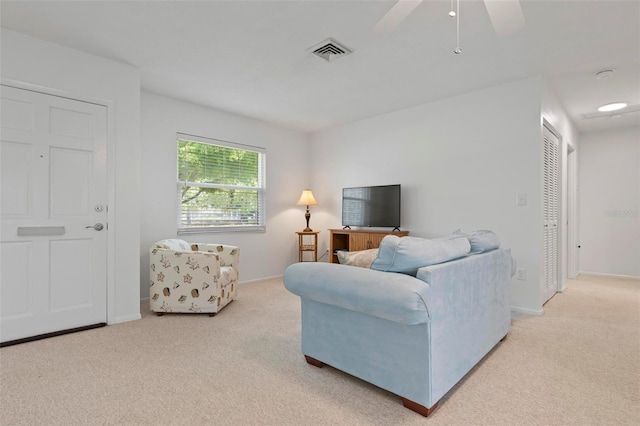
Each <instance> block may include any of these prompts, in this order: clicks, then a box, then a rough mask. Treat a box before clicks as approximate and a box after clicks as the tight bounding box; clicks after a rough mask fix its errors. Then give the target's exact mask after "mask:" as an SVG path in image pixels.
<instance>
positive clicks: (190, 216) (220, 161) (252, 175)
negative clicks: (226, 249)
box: [177, 133, 266, 233]
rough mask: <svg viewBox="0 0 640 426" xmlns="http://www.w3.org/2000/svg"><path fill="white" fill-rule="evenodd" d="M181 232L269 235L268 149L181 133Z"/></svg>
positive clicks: (179, 210) (179, 149)
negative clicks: (267, 195) (267, 228)
mask: <svg viewBox="0 0 640 426" xmlns="http://www.w3.org/2000/svg"><path fill="white" fill-rule="evenodd" d="M177 139H178V196H177V200H178V206H177V207H178V233H201V232H220V231H225V232H226V231H264V230H265V219H264V216H265V214H264V205H265V200H264V198H265V179H264V176H265V156H266V154H265V150H264V149H263V148H257V147H253V146H248V145H240V144H236V143H232V142H224V141H219V140H215V139H207V138H202V137H196V136H191V135H185V134H180V133H178V138H177Z"/></svg>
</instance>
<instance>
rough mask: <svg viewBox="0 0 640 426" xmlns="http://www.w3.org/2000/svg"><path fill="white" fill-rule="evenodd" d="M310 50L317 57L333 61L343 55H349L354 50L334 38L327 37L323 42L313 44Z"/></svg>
mask: <svg viewBox="0 0 640 426" xmlns="http://www.w3.org/2000/svg"><path fill="white" fill-rule="evenodd" d="M309 50H311V51H312V52H313V54H314V55H316V56H317V57H319V58H322V59H324V60H326V61H328V62H331V61H333V60H335V59H338V58H342V57H343V56H347V55H348V54H349V53H351V52H352V50H351V49H349V48H347V47H345V46H343V45H341V44H340V43H338V42H337V41H335V40H334V39H332V38H328V39H326V40H325V41H323V42H322V43H320V44H318V45H316V46H313V47H312V48H311V49H309Z"/></svg>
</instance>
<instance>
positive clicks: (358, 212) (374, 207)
mask: <svg viewBox="0 0 640 426" xmlns="http://www.w3.org/2000/svg"><path fill="white" fill-rule="evenodd" d="M342 226H344V227H351V226H365V227H381V228H385V227H391V228H400V185H383V186H360V187H356V188H343V189H342Z"/></svg>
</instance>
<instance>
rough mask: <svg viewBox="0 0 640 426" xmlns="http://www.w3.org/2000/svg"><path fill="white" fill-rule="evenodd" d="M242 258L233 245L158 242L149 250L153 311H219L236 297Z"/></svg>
mask: <svg viewBox="0 0 640 426" xmlns="http://www.w3.org/2000/svg"><path fill="white" fill-rule="evenodd" d="M239 259H240V249H239V248H238V247H234V246H228V245H222V244H189V243H187V242H186V241H183V240H179V239H171V240H162V241H158V242H157V243H155V244H154V245H153V246H152V247H151V250H150V253H149V268H150V270H149V274H150V275H149V278H150V282H149V306H150V308H151V311H153V312H157V313H158V315H162V314H164V313H166V312H184V313H209V314H210V315H213V314H215V313H217V312H218V311H220V310H221V309H222V308H224V307H225V306H226V305H228V304H229V303H230V302H231V301H232V300H233V299H234V298H235V297H236V294H237V291H238V267H239Z"/></svg>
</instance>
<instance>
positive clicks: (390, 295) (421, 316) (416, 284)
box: [284, 262, 429, 325]
mask: <svg viewBox="0 0 640 426" xmlns="http://www.w3.org/2000/svg"><path fill="white" fill-rule="evenodd" d="M284 285H285V287H286V288H287V290H289V291H290V292H291V293H293V294H296V295H298V296H300V297H301V298H304V299H310V300H313V301H316V302H320V303H325V304H328V305H334V306H337V307H340V308H343V309H348V310H351V311H356V312H361V313H364V314H367V315H371V316H375V317H379V318H383V319H386V320H390V321H395V322H399V323H402V324H410V325H413V324H422V323H426V322H428V321H429V312H428V310H427V304H426V294H427V293H426V287H427V285H426V284H425V283H424V282H423V281H420V280H418V279H416V278H414V277H411V276H409V275H404V274H395V273H390V272H381V271H375V270H373V269H367V268H358V267H354V266H348V265H340V264H335V263H315V262H301V263H295V264H293V265H291V266H289V267H288V268H287V270H286V271H285V273H284Z"/></svg>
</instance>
